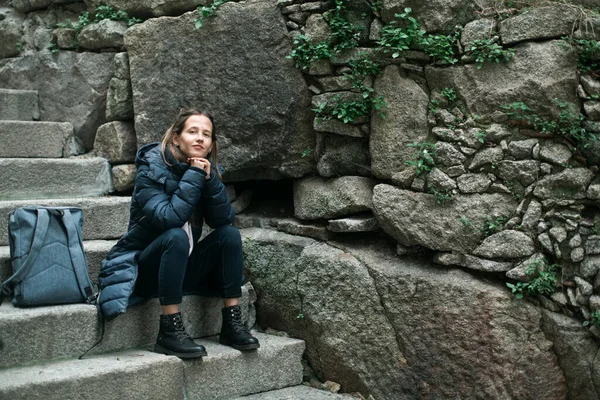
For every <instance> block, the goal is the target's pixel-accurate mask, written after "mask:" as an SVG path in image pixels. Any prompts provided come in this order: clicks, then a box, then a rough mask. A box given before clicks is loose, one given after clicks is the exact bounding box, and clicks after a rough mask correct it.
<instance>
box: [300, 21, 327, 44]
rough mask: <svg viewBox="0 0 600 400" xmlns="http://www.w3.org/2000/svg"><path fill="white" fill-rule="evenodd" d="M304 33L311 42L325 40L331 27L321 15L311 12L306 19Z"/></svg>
mask: <svg viewBox="0 0 600 400" xmlns="http://www.w3.org/2000/svg"><path fill="white" fill-rule="evenodd" d="M304 34H305V36H306V37H307V38H308V40H309V41H310V42H312V43H319V42H326V41H327V38H328V37H329V35H330V34H331V28H330V27H329V24H328V23H327V21H325V19H324V18H323V15H321V14H312V15H311V16H310V17H308V19H307V20H306V27H305V30H304Z"/></svg>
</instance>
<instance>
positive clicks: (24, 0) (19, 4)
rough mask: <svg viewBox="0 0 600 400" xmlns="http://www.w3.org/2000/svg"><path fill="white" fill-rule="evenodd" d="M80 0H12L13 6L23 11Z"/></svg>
mask: <svg viewBox="0 0 600 400" xmlns="http://www.w3.org/2000/svg"><path fill="white" fill-rule="evenodd" d="M79 1H80V0H12V6H13V7H14V8H15V9H17V10H19V11H21V12H30V11H33V10H40V9H43V8H47V7H49V6H51V5H55V4H69V3H77V2H79Z"/></svg>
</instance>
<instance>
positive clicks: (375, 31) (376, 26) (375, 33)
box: [369, 18, 383, 41]
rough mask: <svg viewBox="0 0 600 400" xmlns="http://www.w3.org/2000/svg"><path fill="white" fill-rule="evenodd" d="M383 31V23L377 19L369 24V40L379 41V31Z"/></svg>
mask: <svg viewBox="0 0 600 400" xmlns="http://www.w3.org/2000/svg"><path fill="white" fill-rule="evenodd" d="M382 29H383V23H382V22H381V21H380V20H378V19H377V18H376V19H374V20H373V23H371V28H370V31H369V40H373V41H377V40H379V39H381V31H382Z"/></svg>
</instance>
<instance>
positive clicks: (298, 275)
mask: <svg viewBox="0 0 600 400" xmlns="http://www.w3.org/2000/svg"><path fill="white" fill-rule="evenodd" d="M242 236H243V238H244V253H245V256H246V257H245V259H246V265H247V269H248V276H249V278H250V279H251V280H252V282H253V284H254V286H255V287H256V291H257V293H258V300H257V310H258V322H259V324H261V326H269V327H272V328H274V329H279V330H284V331H286V332H288V333H290V335H291V336H294V337H299V338H302V339H304V340H306V342H307V353H306V354H307V357H308V360H309V362H310V364H311V366H312V367H313V368H314V369H315V371H316V372H317V373H319V375H320V376H322V377H323V379H324V380H331V381H335V382H338V383H340V384H341V385H342V388H343V389H344V391H345V392H352V391H359V392H361V393H364V394H371V395H372V396H373V397H374V398H378V399H396V398H399V396H400V398H407V399H412V398H421V397H422V396H423V391H424V390H426V393H427V396H428V397H430V398H432V399H433V398H446V397H447V398H465V399H466V398H477V397H480V396H482V395H485V396H486V397H488V398H491V399H496V398H503V397H506V396H509V397H510V398H535V397H539V398H548V399H560V398H564V397H565V389H566V388H565V386H566V384H565V381H564V378H563V375H562V372H561V371H560V368H559V367H558V365H557V360H556V358H555V356H554V355H553V353H552V350H551V347H552V343H551V342H549V341H547V340H546V339H545V338H544V335H543V333H542V332H541V330H540V327H539V326H540V320H541V315H540V312H539V311H538V310H537V309H536V308H535V307H533V306H532V305H530V304H528V303H525V302H520V301H517V300H515V299H514V298H513V297H512V296H511V295H510V294H509V293H508V291H507V290H506V289H505V288H501V287H499V286H495V285H490V284H487V283H484V282H482V281H480V280H478V279H476V278H474V277H473V276H472V275H470V274H467V273H465V272H462V271H459V270H447V269H439V268H436V267H434V266H432V265H429V264H426V263H423V262H422V261H417V260H413V259H409V258H398V257H396V256H395V251H394V248H393V246H389V247H387V246H385V245H383V244H374V243H372V242H368V241H367V242H366V243H364V242H363V244H360V245H352V246H350V245H347V246H344V247H343V248H344V250H343V251H342V250H339V249H338V248H334V247H330V246H327V245H324V244H317V243H315V242H314V241H308V240H306V239H302V238H296V237H290V236H288V235H282V234H277V233H273V232H269V231H266V230H256V229H248V230H243V231H242ZM275 266H276V267H275ZM300 313H301V314H302V316H303V317H304V318H302V319H299V318H297V317H298V315H299V314H300ZM490 326H493V329H490ZM349 342H359V343H361V344H362V345H361V346H348V345H347V343H349ZM490 346H491V348H493V349H495V350H494V352H492V353H490V352H489V349H490ZM473 381H477V382H478V384H477V385H473Z"/></svg>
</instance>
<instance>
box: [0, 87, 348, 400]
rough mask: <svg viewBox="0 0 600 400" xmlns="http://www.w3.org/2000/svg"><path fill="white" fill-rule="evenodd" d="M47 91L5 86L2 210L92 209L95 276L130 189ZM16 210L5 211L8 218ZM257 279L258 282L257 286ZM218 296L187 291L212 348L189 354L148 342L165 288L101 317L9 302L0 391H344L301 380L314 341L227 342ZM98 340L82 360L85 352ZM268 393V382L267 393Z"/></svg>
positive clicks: (3, 244) (191, 318)
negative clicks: (43, 106) (54, 109)
mask: <svg viewBox="0 0 600 400" xmlns="http://www.w3.org/2000/svg"><path fill="white" fill-rule="evenodd" d="M38 118H39V111H38V102H37V92H35V91H31V90H28V91H25V90H8V89H0V138H1V139H0V143H1V145H0V182H2V184H1V185H0V215H4V216H6V215H8V213H9V212H10V210H12V209H14V208H16V207H20V206H23V205H26V204H39V205H50V206H64V205H74V206H79V207H81V208H82V209H83V210H84V218H85V222H84V229H83V239H84V246H85V249H86V253H87V256H88V264H89V269H90V276H91V277H92V279H93V280H96V277H97V275H98V272H99V268H100V261H101V260H102V259H103V258H104V256H105V254H106V253H107V252H108V250H109V249H110V248H111V246H112V245H113V244H114V243H115V241H116V239H117V238H118V237H119V236H120V235H121V234H123V233H124V232H125V231H126V228H127V222H128V210H129V201H130V199H129V198H127V197H109V196H107V194H108V193H109V192H110V191H111V190H112V184H111V177H110V166H109V164H108V162H107V161H106V160H105V159H102V158H97V157H87V156H80V157H71V158H66V157H69V156H71V155H73V154H74V151H73V143H74V141H73V137H72V136H73V127H72V126H71V125H70V124H69V123H60V122H41V121H36V119H38ZM5 221H6V220H5ZM4 226H5V228H2V229H0V281H4V280H5V279H7V278H8V277H9V276H10V274H11V266H10V256H9V248H8V235H7V231H6V225H4ZM250 288H251V287H250ZM252 295H253V293H252V290H251V289H249V287H248V286H245V287H244V290H243V296H242V299H241V305H242V309H243V319H244V321H245V322H246V323H252V321H253V320H254V317H253V315H252V314H253V312H252V311H253V308H252V307H253V306H251V296H252ZM221 307H222V302H221V300H220V299H216V298H202V297H198V296H187V297H185V298H184V301H183V304H182V306H181V309H182V313H183V315H184V317H185V318H186V325H187V327H188V328H189V332H190V334H191V335H192V336H193V337H196V338H201V339H197V341H198V342H199V343H202V344H203V345H205V346H206V348H207V350H208V353H209V355H208V356H207V357H204V358H202V359H198V360H186V361H183V360H180V359H179V358H177V357H172V356H165V355H161V354H156V353H153V352H151V351H149V350H150V349H151V348H152V346H153V343H154V340H155V338H156V334H157V331H158V315H159V311H160V306H159V304H158V301H157V300H152V301H149V302H146V303H144V304H141V305H138V306H135V307H132V308H131V309H130V310H129V311H128V312H127V313H126V314H125V315H123V316H120V317H118V318H116V319H115V320H113V321H110V322H107V323H105V324H104V327H103V326H102V325H103V323H102V321H101V320H100V319H99V318H98V315H97V311H96V307H94V306H92V305H86V304H71V305H63V306H47V307H35V308H16V307H13V305H12V304H11V303H10V301H8V300H6V301H5V302H4V304H2V305H1V306H0V399H13V400H15V399H38V398H44V399H46V400H51V399H61V400H63V399H83V398H85V399H106V400H109V399H119V400H120V399H161V400H162V399H184V398H185V399H229V398H238V397H239V396H245V395H252V396H251V397H250V398H252V399H321V398H323V399H331V398H341V397H344V396H341V395H335V394H332V393H328V392H324V391H320V390H316V389H312V388H309V387H306V386H299V385H300V384H301V382H302V364H301V356H302V353H303V352H304V342H303V341H301V340H297V339H290V338H284V337H279V336H272V335H266V334H263V333H260V332H253V333H254V334H255V335H256V336H257V337H258V338H259V340H260V343H261V347H260V349H258V350H257V351H255V352H247V353H242V352H240V351H237V350H234V349H232V348H230V347H226V346H222V345H220V344H219V343H218V337H217V336H216V335H217V334H218V332H219V330H220V323H221V321H220V319H221V314H220V308H221ZM103 328H104V337H103V340H102V342H101V343H100V345H98V346H96V347H95V348H94V349H93V350H92V351H91V352H90V353H89V355H87V356H86V357H85V358H84V359H83V360H79V359H78V357H79V356H80V355H81V354H83V353H84V352H85V351H86V350H88V349H90V348H91V347H92V346H93V345H94V344H95V343H96V342H97V341H98V340H99V338H100V337H101V335H102V331H103ZM257 393H258V394H257Z"/></svg>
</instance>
